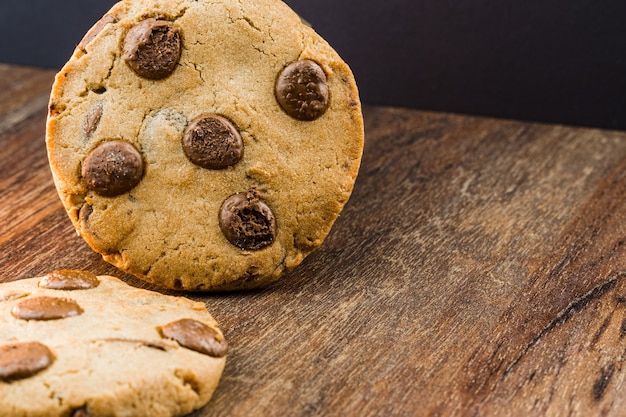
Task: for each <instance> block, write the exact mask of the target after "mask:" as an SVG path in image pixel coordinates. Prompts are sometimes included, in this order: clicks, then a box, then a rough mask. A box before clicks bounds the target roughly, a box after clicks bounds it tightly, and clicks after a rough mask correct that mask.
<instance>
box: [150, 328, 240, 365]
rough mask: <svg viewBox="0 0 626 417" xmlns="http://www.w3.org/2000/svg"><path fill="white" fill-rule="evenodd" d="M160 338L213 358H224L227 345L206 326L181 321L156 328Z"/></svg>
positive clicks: (220, 336) (222, 338)
mask: <svg viewBox="0 0 626 417" xmlns="http://www.w3.org/2000/svg"><path fill="white" fill-rule="evenodd" d="M158 330H159V333H161V336H163V337H165V338H168V339H174V340H175V341H176V342H178V344H179V345H181V346H183V347H186V348H187V349H191V350H195V351H196V352H200V353H204V354H205V355H209V356H212V357H214V358H221V357H223V356H226V352H227V351H228V345H227V343H226V340H225V339H224V337H222V335H220V334H219V333H218V332H217V331H216V330H215V329H213V328H212V327H209V326H207V325H206V324H204V323H202V322H199V321H197V320H193V319H181V320H178V321H174V322H172V323H169V324H166V325H165V326H163V327H159V328H158Z"/></svg>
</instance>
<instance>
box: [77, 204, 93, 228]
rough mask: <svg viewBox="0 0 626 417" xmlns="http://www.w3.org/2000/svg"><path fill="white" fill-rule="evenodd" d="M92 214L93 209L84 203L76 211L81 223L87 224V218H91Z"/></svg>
mask: <svg viewBox="0 0 626 417" xmlns="http://www.w3.org/2000/svg"><path fill="white" fill-rule="evenodd" d="M92 213H93V207H92V206H91V204H88V203H85V204H83V205H82V206H81V207H80V210H78V219H79V220H80V221H81V222H83V223H87V222H89V217H91V215H92Z"/></svg>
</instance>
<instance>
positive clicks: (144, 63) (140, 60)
mask: <svg viewBox="0 0 626 417" xmlns="http://www.w3.org/2000/svg"><path fill="white" fill-rule="evenodd" d="M181 51H182V37H181V34H180V29H179V28H178V27H176V26H174V25H172V24H171V23H170V22H167V21H165V20H157V19H154V18H150V19H146V20H144V21H142V22H140V23H138V24H137V25H136V26H134V27H133V28H132V29H130V30H129V31H128V33H127V34H126V38H125V39H124V51H123V57H124V59H125V60H126V63H127V64H128V66H129V67H131V68H132V70H133V71H135V72H136V73H137V75H139V76H141V77H144V78H148V79H150V80H162V79H164V78H167V77H168V76H169V75H170V74H171V73H172V72H174V70H175V69H176V65H177V64H178V61H179V60H180V55H181Z"/></svg>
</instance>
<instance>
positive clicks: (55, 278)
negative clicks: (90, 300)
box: [39, 269, 100, 291]
mask: <svg viewBox="0 0 626 417" xmlns="http://www.w3.org/2000/svg"><path fill="white" fill-rule="evenodd" d="M99 284H100V281H98V277H97V276H95V275H94V274H92V273H91V272H87V271H76V270H70V269H63V270H59V271H52V272H51V273H49V274H48V275H46V276H45V277H43V278H42V279H41V281H39V286H40V287H41V288H48V289H50V290H66V291H72V290H88V289H90V288H95V287H97V286H98V285H99Z"/></svg>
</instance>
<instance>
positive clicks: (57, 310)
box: [11, 296, 83, 320]
mask: <svg viewBox="0 0 626 417" xmlns="http://www.w3.org/2000/svg"><path fill="white" fill-rule="evenodd" d="M82 313H83V309H82V308H81V307H80V306H79V305H78V304H77V303H76V301H73V300H68V299H66V298H56V297H45V296H43V297H33V298H29V299H27V300H24V301H22V302H20V303H18V304H16V305H15V306H14V307H13V309H12V310H11V314H12V315H13V317H15V318H16V319H20V320H57V319H64V318H67V317H73V316H78V315H81V314H82Z"/></svg>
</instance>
